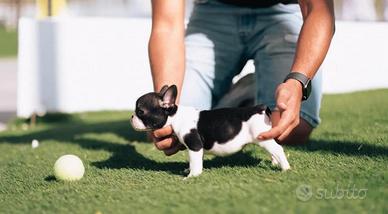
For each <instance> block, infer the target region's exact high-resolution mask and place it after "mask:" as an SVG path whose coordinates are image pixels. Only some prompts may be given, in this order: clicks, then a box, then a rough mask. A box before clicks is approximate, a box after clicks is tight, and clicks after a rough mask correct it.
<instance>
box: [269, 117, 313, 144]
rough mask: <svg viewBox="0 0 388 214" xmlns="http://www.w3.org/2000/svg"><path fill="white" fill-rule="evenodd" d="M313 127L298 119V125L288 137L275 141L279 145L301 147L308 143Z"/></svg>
mask: <svg viewBox="0 0 388 214" xmlns="http://www.w3.org/2000/svg"><path fill="white" fill-rule="evenodd" d="M312 131H313V127H312V126H311V125H310V124H309V123H308V122H306V121H305V120H304V119H303V118H301V119H300V122H299V125H298V126H297V127H295V128H294V130H292V132H291V133H290V135H289V136H288V137H286V138H285V139H284V140H281V141H279V140H276V142H278V143H279V144H282V145H302V144H306V143H307V142H308V141H309V137H310V134H311V132H312Z"/></svg>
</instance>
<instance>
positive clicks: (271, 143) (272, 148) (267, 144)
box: [257, 139, 290, 171]
mask: <svg viewBox="0 0 388 214" xmlns="http://www.w3.org/2000/svg"><path fill="white" fill-rule="evenodd" d="M257 144H258V145H259V146H261V147H263V148H264V149H265V150H266V151H267V152H269V153H270V154H271V157H272V163H273V164H276V163H279V165H280V168H282V170H283V171H286V170H288V169H290V164H289V163H288V160H287V157H286V155H285V154H284V150H283V147H282V146H280V145H279V144H277V143H276V141H275V140H273V139H272V140H266V141H261V142H258V143H257Z"/></svg>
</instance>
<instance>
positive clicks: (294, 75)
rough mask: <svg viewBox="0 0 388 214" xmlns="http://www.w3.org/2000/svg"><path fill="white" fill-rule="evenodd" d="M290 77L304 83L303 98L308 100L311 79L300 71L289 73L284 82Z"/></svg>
mask: <svg viewBox="0 0 388 214" xmlns="http://www.w3.org/2000/svg"><path fill="white" fill-rule="evenodd" d="M289 79H295V80H298V81H299V82H300V83H301V84H302V100H307V98H309V96H310V93H311V80H310V79H309V78H308V77H307V76H306V75H304V74H302V73H299V72H291V73H289V74H288V75H287V76H286V78H285V79H284V81H283V82H286V81H287V80H289Z"/></svg>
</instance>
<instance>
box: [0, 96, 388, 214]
mask: <svg viewBox="0 0 388 214" xmlns="http://www.w3.org/2000/svg"><path fill="white" fill-rule="evenodd" d="M387 110H388V90H374V91H368V92H357V93H352V94H341V95H326V96H324V100H323V106H322V110H321V116H322V119H323V122H322V124H321V125H320V126H319V128H318V129H316V131H315V132H314V133H313V135H312V138H311V141H310V143H309V144H308V145H305V146H299V147H290V146H289V147H285V150H286V153H287V154H288V155H289V162H290V164H291V166H292V170H291V171H288V172H281V171H280V170H279V169H278V168H276V167H273V166H271V162H270V161H269V156H268V154H266V153H265V152H264V151H263V150H262V149H260V148H258V147H255V146H253V145H252V146H247V147H246V148H245V149H244V150H243V152H240V153H237V154H236V155H233V156H230V157H224V158H219V157H211V156H207V157H206V160H205V163H204V167H205V170H204V173H203V174H202V175H201V176H200V177H197V178H192V179H188V180H183V179H182V178H183V175H184V173H183V170H184V169H185V168H186V167H187V162H186V159H187V154H186V152H180V153H179V154H177V155H175V156H172V157H165V156H164V155H163V153H161V152H159V151H158V150H156V149H155V148H154V146H153V145H152V144H151V143H149V142H147V140H146V139H147V138H146V137H145V135H144V134H143V133H138V132H134V131H133V130H132V129H131V127H130V125H129V122H128V118H129V114H130V113H129V112H94V113H80V114H72V115H47V116H45V117H43V118H38V120H37V125H36V126H34V127H30V126H29V125H28V123H27V122H26V121H23V120H20V119H19V120H16V121H14V122H12V123H10V124H9V131H6V132H3V133H0V154H1V155H0V213H269V212H271V213H294V212H301V213H314V212H319V213H333V212H344V213H388V204H387V199H388V112H387ZM33 139H37V140H39V141H40V146H39V147H38V148H36V149H32V148H31V141H32V140H33ZM64 154H75V155H78V156H79V157H80V158H81V159H82V160H83V161H84V164H85V167H86V174H85V176H84V178H83V179H81V180H80V181H78V182H63V181H57V180H56V179H55V177H53V164H54V162H55V160H56V159H57V158H58V157H60V156H61V155H64Z"/></svg>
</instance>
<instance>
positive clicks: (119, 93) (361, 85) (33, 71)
mask: <svg viewBox="0 0 388 214" xmlns="http://www.w3.org/2000/svg"><path fill="white" fill-rule="evenodd" d="M150 27H151V22H150V20H149V19H138V18H130V19H118V18H66V19H57V20H56V19H51V20H34V19H27V18H23V19H21V20H20V24H19V71H18V106H17V114H18V116H20V117H28V116H30V115H31V113H33V112H37V113H39V112H46V111H50V112H80V111H98V110H126V109H133V108H134V103H135V100H136V99H137V97H138V96H140V95H141V94H143V93H145V92H148V91H151V90H152V81H151V76H150V70H149V63H148V54H147V44H148V37H149V34H150ZM387 38H388V23H345V22H339V23H337V30H336V35H335V37H334V40H333V42H332V46H331V50H330V52H329V54H328V56H327V59H326V61H325V64H324V65H323V68H324V70H325V71H324V81H325V84H324V91H325V92H326V93H337V92H348V91H355V90H363V89H370V88H380V87H388V42H387ZM248 69H252V68H250V67H249V68H248Z"/></svg>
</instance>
